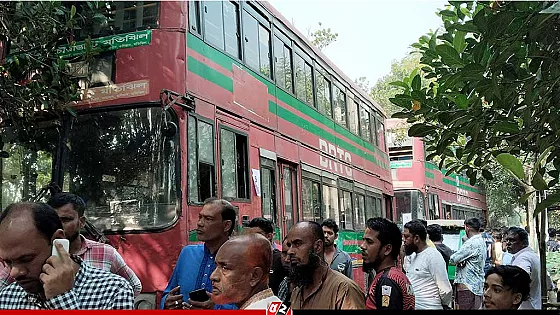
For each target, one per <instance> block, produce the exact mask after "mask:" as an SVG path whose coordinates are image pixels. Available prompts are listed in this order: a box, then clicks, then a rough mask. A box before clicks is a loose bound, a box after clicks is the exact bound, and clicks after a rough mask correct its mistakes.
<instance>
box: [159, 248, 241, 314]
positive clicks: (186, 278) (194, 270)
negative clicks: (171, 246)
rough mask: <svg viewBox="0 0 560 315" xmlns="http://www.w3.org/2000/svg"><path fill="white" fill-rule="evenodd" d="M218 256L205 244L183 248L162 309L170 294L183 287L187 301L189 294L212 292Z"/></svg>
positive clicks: (163, 300)
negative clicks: (198, 291) (192, 292)
mask: <svg viewBox="0 0 560 315" xmlns="http://www.w3.org/2000/svg"><path fill="white" fill-rule="evenodd" d="M215 257H216V255H215V254H212V253H210V251H209V250H208V247H206V245H204V244H197V245H188V246H185V247H183V250H181V254H179V258H178V259H177V264H176V265H175V269H173V274H172V275H171V279H169V283H168V284H167V288H165V290H164V291H163V296H162V299H161V305H160V307H161V308H162V309H163V306H164V305H165V300H166V299H167V295H168V294H169V292H170V291H171V290H172V289H173V288H175V287H177V286H181V288H180V290H179V291H180V294H182V295H183V299H184V301H187V299H188V297H189V292H191V291H194V290H199V289H205V290H206V291H212V281H211V280H210V275H211V274H212V272H214V269H216V263H215V261H214V259H215ZM214 309H237V307H236V306H235V304H224V305H216V306H215V307H214Z"/></svg>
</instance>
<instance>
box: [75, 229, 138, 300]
mask: <svg viewBox="0 0 560 315" xmlns="http://www.w3.org/2000/svg"><path fill="white" fill-rule="evenodd" d="M80 238H81V239H82V246H81V247H80V249H79V250H78V251H77V252H76V255H77V256H79V257H80V258H82V259H83V260H84V262H85V263H87V264H89V265H91V266H94V267H96V268H99V269H103V270H107V271H110V272H112V273H114V274H116V275H119V276H121V277H123V278H125V279H126V280H127V281H128V282H129V283H130V285H131V286H132V288H133V289H134V294H135V295H138V294H140V292H141V291H142V283H140V279H138V277H137V276H136V274H135V273H134V271H132V269H130V267H128V266H127V265H126V263H125V262H124V259H123V258H122V256H121V255H120V254H119V252H117V250H116V249H115V248H113V247H112V246H111V245H108V244H103V243H99V242H95V241H92V240H89V239H87V238H85V237H84V236H83V235H81V234H80Z"/></svg>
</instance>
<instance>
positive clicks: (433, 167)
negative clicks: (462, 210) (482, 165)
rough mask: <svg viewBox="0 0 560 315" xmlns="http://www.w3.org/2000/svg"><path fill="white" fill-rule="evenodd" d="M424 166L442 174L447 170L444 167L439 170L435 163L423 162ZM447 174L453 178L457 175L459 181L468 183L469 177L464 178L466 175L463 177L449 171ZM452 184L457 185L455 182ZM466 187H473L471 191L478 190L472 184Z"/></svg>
mask: <svg viewBox="0 0 560 315" xmlns="http://www.w3.org/2000/svg"><path fill="white" fill-rule="evenodd" d="M424 166H425V167H426V168H427V169H429V170H436V171H440V172H441V173H442V174H443V175H445V173H446V172H447V170H446V169H443V170H440V169H439V168H438V167H437V165H435V164H433V163H430V162H424ZM447 176H449V177H453V178H455V177H457V176H458V177H459V181H460V182H463V183H465V184H469V185H470V181H469V179H468V178H466V177H464V176H460V175H457V174H454V173H451V174H449V175H447ZM451 181H453V180H451ZM453 182H454V181H453ZM453 185H454V186H457V185H455V184H453ZM467 187H469V188H471V189H474V190H473V192H478V190H477V189H476V188H473V187H472V186H467Z"/></svg>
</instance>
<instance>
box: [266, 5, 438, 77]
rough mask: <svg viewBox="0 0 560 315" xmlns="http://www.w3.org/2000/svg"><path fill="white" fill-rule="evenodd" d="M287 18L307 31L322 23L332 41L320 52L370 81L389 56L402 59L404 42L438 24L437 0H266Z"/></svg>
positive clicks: (387, 65) (385, 71) (381, 71)
mask: <svg viewBox="0 0 560 315" xmlns="http://www.w3.org/2000/svg"><path fill="white" fill-rule="evenodd" d="M269 2H270V4H272V6H274V7H275V8H276V9H277V10H278V11H280V13H282V15H284V17H286V19H287V20H289V21H291V22H292V23H294V24H295V26H296V28H297V29H298V30H299V31H300V32H302V33H303V34H305V35H307V33H308V29H309V28H311V30H312V31H313V30H316V29H317V28H318V26H319V24H318V23H319V22H321V23H322V24H323V27H326V28H329V27H330V28H331V29H332V30H333V31H334V32H336V33H338V39H337V41H336V42H334V43H332V44H331V45H330V46H328V47H327V48H325V49H324V50H323V53H325V55H327V57H329V59H331V60H332V61H333V62H334V63H335V64H336V65H337V66H338V67H339V68H340V69H341V70H342V71H344V73H345V74H346V75H348V76H349V77H350V78H351V79H357V78H358V77H361V76H364V77H367V79H368V80H369V82H370V84H371V85H373V84H375V82H376V81H377V80H378V79H380V78H382V77H383V76H384V75H386V74H388V73H389V71H390V70H391V62H392V61H393V60H400V59H402V58H403V57H404V56H405V55H406V54H407V53H408V52H409V51H410V45H411V44H412V43H414V42H416V41H417V40H418V38H419V37H420V36H422V35H424V34H426V33H428V32H429V31H430V30H435V29H436V28H438V27H440V25H441V19H440V17H438V16H437V15H436V14H435V12H436V10H437V9H438V8H443V7H444V6H445V4H446V3H447V1H443V0H338V1H335V0H269Z"/></svg>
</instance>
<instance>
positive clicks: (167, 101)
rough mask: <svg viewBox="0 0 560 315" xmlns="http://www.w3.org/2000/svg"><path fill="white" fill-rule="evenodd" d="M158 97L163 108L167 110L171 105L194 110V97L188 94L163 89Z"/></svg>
mask: <svg viewBox="0 0 560 315" xmlns="http://www.w3.org/2000/svg"><path fill="white" fill-rule="evenodd" d="M159 99H160V100H161V105H162V106H163V109H164V110H168V109H169V108H170V107H171V106H173V105H177V106H180V107H184V108H186V109H187V110H192V111H194V109H195V105H194V97H193V96H192V95H189V94H185V95H183V94H179V93H177V92H174V91H170V90H166V89H163V90H161V92H160V93H159Z"/></svg>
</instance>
